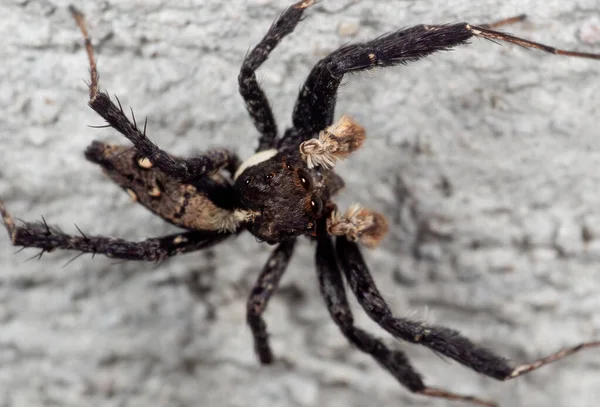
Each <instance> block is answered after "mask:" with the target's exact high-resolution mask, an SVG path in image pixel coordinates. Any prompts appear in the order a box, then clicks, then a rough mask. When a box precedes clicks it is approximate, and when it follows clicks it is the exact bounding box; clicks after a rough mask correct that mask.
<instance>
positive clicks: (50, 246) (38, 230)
mask: <svg viewBox="0 0 600 407" xmlns="http://www.w3.org/2000/svg"><path fill="white" fill-rule="evenodd" d="M0 215H2V219H3V221H4V226H5V227H6V230H7V231H8V236H9V237H10V240H11V242H12V244H13V245H15V246H23V247H37V248H39V249H42V252H41V253H40V256H41V254H43V253H44V252H51V251H54V250H56V249H62V250H78V251H80V252H83V253H92V254H94V255H96V254H103V255H105V256H107V257H111V258H116V259H123V260H145V261H161V260H164V259H166V258H168V257H171V256H174V255H176V254H179V253H188V252H192V251H195V250H200V249H205V248H207V247H210V246H213V245H215V244H217V243H219V242H221V241H223V240H224V239H226V238H227V237H229V236H231V234H230V233H219V232H216V231H193V232H184V233H177V234H172V235H168V236H163V237H158V238H150V239H146V240H143V241H140V242H130V241H127V240H123V239H116V238H111V237H103V236H89V235H85V234H83V233H82V232H81V231H80V230H79V228H77V229H78V230H79V232H80V236H77V235H68V234H65V233H63V232H61V231H60V230H59V229H58V228H56V227H52V226H48V225H47V224H46V222H45V221H44V222H43V223H33V222H24V223H23V226H17V225H15V222H14V219H13V217H12V216H11V215H10V214H9V213H8V211H7V210H6V206H5V205H4V202H2V201H0Z"/></svg>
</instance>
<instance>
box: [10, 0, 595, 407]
mask: <svg viewBox="0 0 600 407" xmlns="http://www.w3.org/2000/svg"><path fill="white" fill-rule="evenodd" d="M313 3H314V1H313V0H304V1H301V2H298V3H296V4H294V5H292V6H291V7H290V8H288V9H287V10H285V11H284V12H283V13H282V14H281V15H280V16H279V18H278V19H277V20H276V21H275V23H274V24H273V25H272V26H271V27H270V29H269V30H268V32H267V34H266V36H265V37H264V38H263V39H262V41H260V43H259V44H258V45H257V46H256V47H255V48H254V49H252V50H251V51H250V52H249V53H248V54H247V55H246V58H245V59H244V62H243V65H242V68H241V71H240V74H239V77H238V81H239V90H240V93H241V95H242V97H243V99H244V101H245V103H246V107H247V110H248V113H249V114H250V117H251V118H252V120H253V121H254V125H255V126H256V128H257V129H258V131H259V132H260V134H261V136H260V138H259V143H258V148H257V149H256V154H255V155H253V156H252V157H250V158H249V159H248V160H246V161H244V162H241V161H240V160H239V159H238V158H237V156H236V155H235V154H234V153H232V152H230V151H227V150H215V151H211V152H208V153H206V154H204V155H200V156H196V157H192V158H181V157H175V156H172V155H170V154H168V153H166V152H165V151H163V150H161V149H160V148H158V147H157V146H156V145H155V144H154V143H153V142H151V141H150V140H149V139H148V138H147V137H146V123H144V126H143V127H142V128H140V127H139V126H138V124H137V123H136V121H135V118H133V117H132V120H130V119H128V118H127V116H126V115H125V112H124V111H123V108H122V106H121V104H120V103H119V101H118V99H116V102H117V105H115V104H114V103H113V101H112V100H111V99H110V97H109V95H108V94H107V93H104V92H100V91H99V87H98V72H97V69H96V61H95V58H94V52H93V48H92V43H91V41H90V37H89V35H88V33H87V28H86V23H85V20H84V16H83V14H82V13H80V12H79V11H77V10H76V9H75V8H73V7H71V12H72V15H73V17H74V19H75V21H76V23H77V25H78V27H79V28H80V30H81V32H82V34H83V37H84V40H85V42H84V44H85V49H86V52H87V56H88V58H89V64H90V69H91V80H90V82H89V106H90V107H91V108H92V109H93V110H94V111H96V112H97V113H98V114H99V115H100V116H102V117H103V118H104V119H105V120H106V122H107V127H112V128H114V129H116V130H117V131H118V132H120V133H121V134H123V135H124V136H125V137H126V138H127V139H129V140H130V141H131V142H132V143H133V147H125V146H115V145H107V144H104V143H101V142H98V141H94V142H93V143H92V144H91V145H90V146H89V147H88V148H87V150H86V151H85V157H86V158H87V159H88V160H90V161H92V162H93V163H96V164H98V165H100V166H101V167H102V169H103V170H104V172H105V173H106V175H108V176H109V177H110V178H111V179H112V180H113V181H114V182H116V183H117V184H118V185H119V186H120V187H122V188H123V189H124V190H126V191H127V192H128V193H129V195H131V197H132V198H133V199H134V200H136V201H138V202H139V203H141V204H142V205H144V206H145V207H147V208H148V209H149V210H151V211H152V212H154V213H155V214H156V215H158V216H160V217H161V218H163V219H164V220H166V221H168V222H170V223H172V224H174V225H177V226H180V227H182V228H183V229H186V230H187V231H186V232H182V233H177V234H174V235H170V236H164V237H158V238H152V239H147V240H144V241H141V242H130V241H125V240H121V239H114V238H108V237H102V236H88V235H85V234H83V233H81V235H80V236H72V235H67V234H64V233H62V232H61V231H60V230H59V229H58V228H55V227H51V226H48V225H47V224H46V223H45V222H43V223H41V224H38V223H24V224H23V225H22V226H17V225H16V224H15V222H14V220H13V218H12V216H11V215H10V214H9V213H8V212H7V210H6V208H5V206H4V203H2V202H1V201H0V212H1V213H2V217H3V220H4V224H5V226H6V229H7V230H8V234H9V236H10V239H11V241H12V243H13V244H14V245H16V246H23V247H37V248H41V249H42V253H43V252H50V251H53V250H56V249H68V250H77V251H80V252H84V253H93V254H103V255H106V256H108V257H112V258H119V259H125V260H146V261H158V260H163V259H165V258H168V257H170V256H174V255H176V254H180V253H188V252H192V251H195V250H200V249H204V248H207V247H210V246H213V245H215V244H217V243H220V242H221V241H223V240H225V239H227V238H228V237H231V236H234V235H236V234H238V233H240V232H241V231H242V230H244V229H246V230H248V231H249V232H250V233H251V234H252V235H254V236H255V237H256V238H257V239H259V240H262V241H265V242H267V243H269V244H277V247H276V248H275V250H274V251H273V253H272V254H271V256H270V258H269V260H268V262H267V264H266V265H265V266H264V268H263V270H262V272H261V273H260V276H259V278H258V281H257V282H256V285H255V286H254V288H253V289H252V292H251V293H250V296H249V299H248V307H247V321H248V324H249V326H250V328H251V330H252V334H253V337H254V348H255V351H256V354H257V355H258V358H259V359H260V362H261V363H263V364H269V363H272V362H273V354H272V352H271V348H270V346H269V338H268V334H267V329H266V325H265V322H264V321H263V319H262V317H261V316H262V314H263V312H264V311H265V309H266V307H267V304H268V301H269V299H270V298H271V296H272V294H273V292H274V290H275V289H276V288H277V285H278V283H279V281H280V279H281V277H282V275H283V273H284V271H285V269H286V266H287V264H288V262H289V261H290V258H291V256H292V254H293V251H294V245H295V241H296V238H297V237H298V236H301V235H306V236H309V237H310V238H311V239H312V240H314V241H316V246H317V247H316V264H317V274H318V278H319V284H320V287H321V293H322V295H323V297H324V299H325V303H326V305H327V308H328V310H329V312H330V314H331V317H332V318H333V320H334V321H335V323H336V324H337V325H338V326H339V328H340V330H341V332H342V334H343V335H345V336H346V338H347V339H348V341H349V342H350V343H351V344H352V345H354V346H355V347H357V348H358V349H359V350H361V351H363V352H365V353H367V354H369V355H371V356H372V357H373V358H374V359H375V360H376V361H377V362H378V363H379V364H380V365H381V366H382V367H383V368H385V369H386V370H387V371H388V372H389V373H391V374H392V375H393V376H394V377H395V378H396V379H397V380H398V382H400V384H401V385H403V386H405V387H406V388H407V389H409V390H410V391H412V392H414V393H419V394H423V395H427V396H432V397H442V398H446V399H453V400H462V401H468V402H472V403H475V404H479V405H485V406H491V405H493V403H491V402H489V401H485V400H482V399H479V398H475V397H472V396H466V395H460V394H456V393H452V392H450V391H446V390H443V389H438V388H433V387H428V386H426V385H425V384H424V383H423V380H422V378H421V376H420V375H419V374H418V373H417V372H416V371H415V370H414V369H413V367H412V366H411V364H410V362H409V361H408V359H407V357H406V356H405V355H404V353H402V352H401V351H398V350H391V349H389V348H388V347H387V346H386V345H385V344H384V343H383V342H382V341H381V340H380V339H378V338H376V337H374V336H373V335H371V334H370V333H368V332H366V331H364V330H362V329H360V328H358V327H356V326H354V322H353V317H352V312H351V310H350V307H349V305H348V300H347V297H346V290H345V285H344V278H345V280H346V282H347V283H348V285H349V287H350V289H351V290H352V292H353V293H354V295H355V296H356V298H357V299H358V302H359V303H360V304H361V306H362V307H363V308H364V310H365V311H366V313H367V314H368V315H369V317H371V318H372V319H373V320H374V321H375V322H377V324H379V326H381V327H382V328H383V329H385V330H386V331H388V332H389V333H390V334H391V335H392V336H394V337H395V338H397V339H401V340H404V341H408V342H411V343H416V344H420V345H423V346H426V347H428V348H430V349H432V350H434V351H435V352H438V353H440V354H441V355H444V356H447V357H449V358H452V359H454V360H456V361H458V362H459V363H462V364H463V365H465V366H466V367H468V368H470V369H473V370H475V371H477V372H479V373H482V374H484V375H487V376H490V377H493V378H495V379H498V380H510V379H513V378H515V377H518V376H521V375H523V374H526V373H528V372H531V371H532V370H535V369H538V368H539V367H541V366H543V365H545V364H548V363H551V362H554V361H556V360H559V359H562V358H564V357H566V356H568V355H571V354H573V353H575V352H577V351H579V350H581V349H584V348H589V347H595V346H599V345H600V342H598V341H597V342H587V343H582V344H579V345H577V346H574V347H571V348H567V349H563V350H561V351H559V352H556V353H554V354H552V355H550V356H547V357H544V358H541V359H539V360H536V361H534V362H533V363H526V364H522V365H519V366H517V367H514V366H512V365H510V364H509V363H508V362H507V361H506V360H505V359H504V358H502V357H499V356H497V355H496V354H494V353H493V352H491V351H490V350H488V349H485V348H482V347H480V346H478V345H476V344H474V343H473V342H471V341H470V340H469V339H467V338H465V337H464V336H462V335H460V334H459V333H458V332H457V331H454V330H452V329H449V328H445V327H440V326H434V325H426V324H424V323H421V322H417V321H411V320H409V319H405V318H398V317H395V316H393V315H392V312H391V311H390V309H389V308H388V305H387V304H386V302H385V300H384V299H383V297H382V296H381V294H380V292H379V290H378V289H377V287H376V286H375V284H374V281H373V279H372V278H371V275H370V273H369V270H368V268H367V266H366V264H365V262H364V260H363V257H362V255H361V253H360V250H359V244H363V245H365V246H368V247H375V246H377V245H378V244H379V242H380V241H381V239H382V238H383V236H384V235H385V234H386V232H387V228H388V226H387V223H386V220H385V218H384V217H383V216H382V215H380V214H378V213H376V212H374V211H371V210H368V209H365V208H362V207H360V206H358V205H356V206H353V207H351V208H350V209H349V210H348V211H346V212H344V213H341V212H339V211H338V209H337V207H336V205H335V203H334V201H333V197H334V195H335V194H336V192H338V191H339V190H340V188H342V186H343V181H342V179H341V178H340V177H339V176H338V175H337V174H336V173H335V172H334V171H333V168H334V166H335V164H336V162H337V161H338V160H341V159H344V158H346V157H347V156H348V155H349V154H351V153H352V152H353V151H355V150H356V149H358V148H359V147H360V146H361V145H362V143H363V141H364V139H365V132H364V130H363V129H362V128H361V127H360V126H359V125H358V124H357V123H356V122H355V121H353V120H352V119H351V118H349V117H347V116H343V117H342V118H341V119H339V121H338V122H336V123H334V121H333V117H334V108H335V102H336V94H337V91H338V87H339V85H340V82H341V80H342V78H343V77H344V75H345V74H347V73H351V72H357V71H362V70H367V69H370V68H375V67H387V66H394V65H402V64H406V63H409V62H415V61H418V60H419V59H421V58H424V57H426V56H429V55H430V54H433V53H435V52H437V51H446V50H450V49H452V48H454V47H456V46H459V45H463V44H466V43H467V42H468V40H469V39H471V38H472V37H480V38H484V39H488V40H491V41H497V42H500V41H502V42H508V43H513V44H517V45H520V46H522V47H527V48H534V49H538V50H541V51H545V52H550V53H554V54H558V55H566V56H572V57H582V58H591V59H600V54H589V53H583V52H574V51H565V50H559V49H555V48H552V47H549V46H547V45H543V44H538V43H535V42H531V41H528V40H525V39H522V38H518V37H514V36H511V35H508V34H504V33H501V32H498V31H495V29H496V28H497V27H500V26H503V25H506V24H509V23H514V22H517V21H521V20H523V19H524V16H519V17H515V18H510V19H506V20H502V21H499V22H496V23H493V24H484V25H472V24H468V23H459V24H447V25H419V26H415V27H412V28H408V29H403V30H400V31H397V32H394V33H391V34H387V35H383V36H381V37H379V38H376V39H375V40H373V41H370V42H366V43H362V44H352V45H346V46H343V47H342V48H339V49H338V50H336V51H334V52H333V53H331V54H330V55H329V56H327V57H325V58H323V59H322V60H321V61H319V62H318V63H317V64H316V65H315V67H314V68H313V69H312V71H311V72H310V75H309V76H308V79H307V80H306V82H305V83H304V85H303V86H302V88H301V90H300V94H299V96H298V100H297V102H296V105H295V107H294V112H293V121H292V122H293V126H292V127H291V128H289V129H287V130H286V131H285V132H284V133H283V136H281V137H280V136H279V135H278V131H277V126H276V124H275V119H274V117H273V113H272V111H271V108H270V106H269V103H268V101H267V98H266V96H265V94H264V92H263V91H262V89H261V88H260V86H259V84H258V82H257V79H256V75H255V71H256V69H258V68H259V67H260V66H261V64H262V63H263V62H265V61H266V60H267V58H268V56H269V54H270V52H271V51H272V50H273V49H274V48H275V47H276V46H277V45H278V44H279V42H280V41H281V40H282V39H283V38H284V37H285V36H287V35H288V34H290V33H291V32H292V31H293V30H294V28H295V27H296V25H297V24H298V23H299V22H300V20H301V19H302V16H303V14H304V12H305V10H306V9H307V8H309V7H310V6H311V5H312V4H313ZM333 236H335V237H336V239H335V244H334V242H333V239H332V237H333ZM342 275H343V276H342Z"/></svg>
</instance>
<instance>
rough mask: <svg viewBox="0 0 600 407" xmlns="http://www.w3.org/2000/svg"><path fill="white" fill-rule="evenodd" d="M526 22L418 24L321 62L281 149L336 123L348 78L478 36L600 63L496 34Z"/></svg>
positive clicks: (588, 55) (585, 55)
mask: <svg viewBox="0 0 600 407" xmlns="http://www.w3.org/2000/svg"><path fill="white" fill-rule="evenodd" d="M523 18H524V16H518V17H513V18H509V19H505V20H501V21H498V22H496V23H492V24H484V25H481V26H476V25H472V24H468V23H458V24H447V25H418V26H415V27H411V28H408V29H402V30H399V31H396V32H393V33H391V34H386V35H383V36H381V37H379V38H376V39H374V40H372V41H369V42H365V43H360V44H350V45H346V46H343V47H341V48H339V49H337V50H336V51H334V52H332V53H331V54H329V55H328V56H327V57H325V58H323V59H322V60H320V61H319V62H317V64H316V65H315V66H314V68H313V69H312V71H311V72H310V74H309V76H308V78H307V79H306V82H305V83H304V85H303V86H302V88H301V89H300V93H299V95H298V99H297V101H296V105H295V107H294V112H293V115H292V122H293V128H292V129H289V130H288V132H286V135H285V136H284V138H283V140H281V142H280V144H281V146H282V147H283V148H285V149H292V150H295V149H297V148H298V145H299V144H300V143H301V142H303V141H305V140H307V139H310V138H313V137H316V136H317V134H318V132H319V131H320V130H323V129H325V128H326V127H327V126H329V125H331V124H332V122H333V115H334V109H335V102H336V97H337V91H338V87H339V85H340V83H341V81H342V78H343V76H344V75H345V74H347V73H352V72H358V71H364V70H367V69H370V68H374V67H388V66H395V65H403V64H407V63H409V62H415V61H417V60H419V59H421V58H424V57H427V56H429V55H431V54H433V53H435V52H438V51H448V50H451V49H453V48H454V47H457V46H459V45H462V44H466V43H467V41H468V40H469V39H470V38H472V37H473V36H476V37H482V38H486V39H489V40H492V41H496V42H497V41H501V42H508V43H513V44H517V45H520V46H522V47H525V48H532V49H538V50H541V51H544V52H549V53H553V54H557V55H566V56H574V57H581V58H592V59H600V54H591V53H584V52H576V51H566V50H561V49H557V48H553V47H550V46H547V45H544V44H539V43H536V42H533V41H529V40H525V39H522V38H519V37H515V36H512V35H509V34H505V33H501V32H498V31H494V30H492V28H496V27H501V26H503V25H506V24H510V23H514V22H516V21H520V20H522V19H523Z"/></svg>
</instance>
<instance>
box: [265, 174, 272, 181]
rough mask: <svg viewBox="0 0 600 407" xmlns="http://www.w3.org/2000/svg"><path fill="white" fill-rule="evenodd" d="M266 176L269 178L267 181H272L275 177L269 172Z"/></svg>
mask: <svg viewBox="0 0 600 407" xmlns="http://www.w3.org/2000/svg"><path fill="white" fill-rule="evenodd" d="M265 178H266V179H267V181H271V180H272V179H273V174H267V175H266V176H265Z"/></svg>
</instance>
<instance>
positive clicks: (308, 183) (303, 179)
mask: <svg viewBox="0 0 600 407" xmlns="http://www.w3.org/2000/svg"><path fill="white" fill-rule="evenodd" d="M298 178H299V179H300V184H301V185H302V187H303V188H304V189H305V190H307V191H308V190H310V189H312V187H313V183H312V179H311V178H310V175H309V174H308V172H306V171H305V170H302V169H300V170H298Z"/></svg>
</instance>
